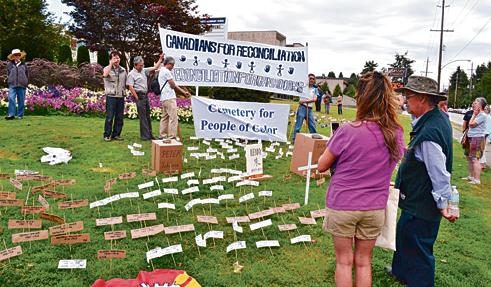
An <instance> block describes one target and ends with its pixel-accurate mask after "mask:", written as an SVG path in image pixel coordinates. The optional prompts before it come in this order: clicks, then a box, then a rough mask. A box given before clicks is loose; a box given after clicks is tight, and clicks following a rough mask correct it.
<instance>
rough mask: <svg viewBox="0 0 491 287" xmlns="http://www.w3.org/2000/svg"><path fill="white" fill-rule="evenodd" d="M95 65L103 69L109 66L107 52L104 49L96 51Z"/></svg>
mask: <svg viewBox="0 0 491 287" xmlns="http://www.w3.org/2000/svg"><path fill="white" fill-rule="evenodd" d="M97 63H98V64H99V65H101V66H103V67H105V66H107V65H109V52H108V51H107V50H106V49H101V50H99V51H97Z"/></svg>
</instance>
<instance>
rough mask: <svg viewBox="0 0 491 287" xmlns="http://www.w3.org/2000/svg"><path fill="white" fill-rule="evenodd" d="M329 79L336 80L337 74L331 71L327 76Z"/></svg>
mask: <svg viewBox="0 0 491 287" xmlns="http://www.w3.org/2000/svg"><path fill="white" fill-rule="evenodd" d="M327 77H328V78H334V79H335V78H336V74H334V72H333V71H330V72H329V74H327Z"/></svg>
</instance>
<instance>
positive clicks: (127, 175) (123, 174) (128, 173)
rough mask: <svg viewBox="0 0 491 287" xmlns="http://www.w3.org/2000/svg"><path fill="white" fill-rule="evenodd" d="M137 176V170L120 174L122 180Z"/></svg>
mask: <svg viewBox="0 0 491 287" xmlns="http://www.w3.org/2000/svg"><path fill="white" fill-rule="evenodd" d="M135 177H136V172H127V173H122V174H120V175H118V178H119V179H121V180H129V179H132V178H135Z"/></svg>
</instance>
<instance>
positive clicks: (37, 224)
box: [8, 219, 43, 229]
mask: <svg viewBox="0 0 491 287" xmlns="http://www.w3.org/2000/svg"><path fill="white" fill-rule="evenodd" d="M42 225H43V222H42V220H41V219H32V220H21V219H9V223H8V228H9V229H39V228H41V227H42Z"/></svg>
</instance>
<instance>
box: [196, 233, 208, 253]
mask: <svg viewBox="0 0 491 287" xmlns="http://www.w3.org/2000/svg"><path fill="white" fill-rule="evenodd" d="M194 241H195V242H196V245H197V246H199V247H206V240H205V239H204V238H203V235H202V234H198V235H196V236H195V237H194ZM198 250H199V248H198Z"/></svg>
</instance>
